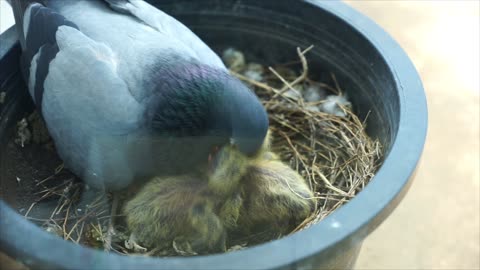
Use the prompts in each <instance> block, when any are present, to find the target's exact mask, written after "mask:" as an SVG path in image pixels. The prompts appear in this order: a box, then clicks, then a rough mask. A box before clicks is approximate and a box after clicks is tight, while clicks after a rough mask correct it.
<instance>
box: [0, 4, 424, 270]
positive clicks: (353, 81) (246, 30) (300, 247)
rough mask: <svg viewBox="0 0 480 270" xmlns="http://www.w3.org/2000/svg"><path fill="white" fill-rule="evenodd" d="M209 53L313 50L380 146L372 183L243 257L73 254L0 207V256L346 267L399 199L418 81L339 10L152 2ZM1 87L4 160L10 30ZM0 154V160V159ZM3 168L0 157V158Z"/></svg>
mask: <svg viewBox="0 0 480 270" xmlns="http://www.w3.org/2000/svg"><path fill="white" fill-rule="evenodd" d="M150 2H152V3H153V4H155V5H157V6H159V7H160V8H162V9H163V10H165V11H166V12H167V13H170V14H171V15H173V16H174V17H176V18H178V19H179V20H180V21H182V22H184V23H185V24H186V25H187V26H189V27H191V28H192V29H193V30H194V32H196V33H197V34H198V35H199V36H200V37H201V38H203V39H204V40H205V41H206V42H207V43H208V44H209V45H211V46H212V47H213V48H215V49H217V50H221V49H223V48H225V47H227V46H232V45H233V46H235V47H237V48H239V49H241V50H243V51H245V52H247V58H250V59H252V58H255V59H259V61H263V62H265V63H269V64H272V63H280V62H285V61H287V60H291V59H295V57H296V55H295V47H297V46H300V47H307V46H309V45H310V44H314V45H315V49H314V50H313V52H312V53H310V54H309V59H310V61H312V63H313V66H312V72H316V71H321V70H328V71H333V72H334V73H335V74H336V75H337V77H338V78H339V81H340V84H341V86H342V88H343V89H345V90H346V91H347V92H348V94H349V96H350V97H351V99H352V101H353V103H354V104H355V110H356V111H357V112H358V113H359V115H360V116H361V117H364V116H365V115H366V114H367V112H368V111H370V110H371V111H372V113H371V114H370V116H369V118H368V132H369V134H370V135H371V136H374V137H377V138H379V139H380V140H381V141H382V143H383V145H384V152H385V160H384V162H383V165H382V166H381V168H380V169H379V171H378V172H377V174H376V176H375V177H374V179H373V180H372V181H371V182H370V183H369V184H368V186H367V187H366V188H365V189H364V190H363V191H362V192H361V193H360V194H359V195H358V196H357V197H356V198H354V199H353V200H352V201H351V202H349V203H348V204H346V205H345V206H343V207H342V208H340V209H339V210H338V211H336V212H335V213H333V214H331V215H330V216H329V217H327V218H326V219H325V220H323V221H322V222H320V223H318V224H316V225H314V226H312V227H310V228H308V229H306V230H304V231H301V232H298V233H296V234H293V235H291V236H288V237H285V238H283V239H280V240H276V241H273V242H270V243H266V244H262V245H259V246H255V247H252V248H248V249H245V250H241V251H237V252H232V253H228V254H221V255H211V256H198V257H189V258H144V257H127V256H119V255H115V254H106V253H104V252H100V251H95V250H92V249H88V248H85V247H82V246H78V245H75V244H72V243H69V242H66V241H63V240H61V239H59V238H57V237H54V236H52V235H50V234H48V233H45V232H44V231H43V230H42V229H40V228H38V227H37V226H35V225H34V224H32V223H30V222H28V221H26V220H25V219H24V218H23V217H22V216H20V215H19V214H17V213H16V212H15V211H14V210H13V209H11V208H10V207H9V206H7V204H6V203H5V202H3V201H0V211H1V212H0V214H1V217H0V231H1V236H0V248H1V250H2V251H3V252H6V253H7V254H9V255H11V256H12V257H14V258H18V259H19V260H21V261H23V262H24V263H26V264H27V265H30V266H33V267H34V268H35V269H37V268H46V269H53V268H57V269H58V268H65V269H66V268H68V269H74V268H75V269H290V268H299V269H311V268H352V267H353V265H354V263H355V260H356V257H357V255H358V252H359V250H360V247H361V244H362V241H363V240H364V238H365V237H366V236H367V235H368V234H369V233H370V232H372V231H373V230H374V229H375V228H376V227H377V226H378V225H379V224H380V223H381V222H382V221H383V220H384V219H385V218H387V216H388V215H389V214H390V213H391V212H392V210H393V209H394V208H395V206H396V205H397V204H398V203H399V202H400V200H401V199H402V198H403V196H404V195H405V193H406V191H407V189H408V187H409V185H410V183H411V180H412V177H413V173H414V171H415V168H416V166H417V163H418V161H419V158H420V155H421V152H422V149H423V145H424V141H425V135H426V129H427V108H426V101H425V95H424V92H423V88H422V84H421V81H420V78H419V76H418V74H417V72H416V71H415V68H414V67H413V65H412V63H411V62H410V60H409V58H408V56H407V55H406V54H405V53H404V51H403V50H402V49H401V48H400V47H399V45H398V44H397V43H396V42H395V41H394V40H393V39H392V38H391V37H390V36H389V35H388V34H386V33H385V32H384V31H383V30H382V29H380V27H378V26H377V25H376V24H375V23H373V22H372V21H370V20H369V19H368V18H366V17H365V16H363V15H361V14H359V13H358V12H356V11H355V10H353V9H352V8H350V7H348V6H346V5H345V4H343V3H339V2H330V1H326V2H319V1H299V0H298V1H294V0H275V1H273V0H271V1H255V0H243V1H242V0H208V1H186V0H157V1H150ZM0 44H1V45H0V57H1V60H0V68H1V72H0V84H1V89H3V91H7V97H6V103H4V104H2V105H1V106H2V107H1V121H0V143H1V146H2V149H1V150H2V151H1V152H0V153H3V150H4V145H5V141H6V138H7V137H8V136H11V134H12V130H13V127H14V124H15V121H16V120H18V117H19V115H20V113H21V112H23V111H25V110H28V109H31V106H32V105H31V102H30V101H29V97H28V95H27V91H26V88H25V85H24V83H23V82H22V81H21V79H20V75H19V71H18V69H19V67H18V57H19V54H20V50H19V46H18V45H17V44H15V32H14V30H13V29H10V30H9V31H7V32H6V33H4V34H3V35H2V36H1V43H0ZM0 155H1V154H0ZM0 161H1V162H3V155H1V156H0ZM4 180H5V179H1V181H2V182H3V181H4Z"/></svg>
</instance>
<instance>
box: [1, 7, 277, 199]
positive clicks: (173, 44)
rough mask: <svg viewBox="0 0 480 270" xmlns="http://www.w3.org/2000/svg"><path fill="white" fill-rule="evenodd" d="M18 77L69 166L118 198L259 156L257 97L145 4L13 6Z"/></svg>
mask: <svg viewBox="0 0 480 270" xmlns="http://www.w3.org/2000/svg"><path fill="white" fill-rule="evenodd" d="M10 2H11V5H12V7H13V10H14V15H15V20H16V27H17V32H18V33H19V41H20V44H21V47H22V51H23V55H22V59H21V64H22V73H23V75H24V78H25V80H26V82H27V85H28V89H29V93H30V95H31V97H32V99H33V101H34V103H35V105H36V107H37V109H38V111H39V112H40V113H41V115H42V117H43V118H44V120H45V122H46V125H47V128H48V131H49V133H50V135H51V136H52V138H53V141H54V143H55V147H56V149H57V152H58V154H59V156H60V157H61V159H62V160H63V161H64V164H65V167H67V168H69V169H70V170H71V171H72V172H73V173H75V174H76V175H77V176H79V177H80V178H82V179H83V180H84V181H85V182H86V183H87V184H88V185H89V186H91V187H94V188H99V189H103V190H112V191H115V190H120V189H123V188H125V187H128V186H129V185H131V184H132V183H136V181H138V180H137V179H146V178H148V177H151V176H158V175H175V174H180V173H185V172H188V171H189V170H192V169H195V168H207V167H208V166H209V162H210V161H211V160H214V158H212V156H213V157H214V155H215V149H219V148H221V147H223V146H225V145H228V144H230V145H235V147H237V149H238V150H239V151H240V152H242V153H243V154H244V155H246V156H253V155H255V153H256V152H257V151H258V150H259V149H260V147H261V145H262V143H263V141H264V138H265V136H266V133H267V130H268V116H267V113H266V111H265V109H264V107H263V106H262V104H261V102H260V101H259V100H258V98H257V96H256V95H255V94H254V93H253V91H251V90H250V89H249V88H248V87H247V86H246V85H244V84H243V83H242V82H240V81H239V80H238V79H236V78H234V77H233V76H231V75H230V74H229V73H228V70H227V68H226V67H225V65H224V64H223V63H222V61H221V59H220V58H219V57H218V56H217V55H216V54H215V53H214V52H213V51H212V50H211V49H210V48H209V47H208V46H207V45H206V44H205V43H204V42H203V41H202V40H201V39H200V38H199V37H197V36H196V35H195V34H194V33H193V32H192V31H191V30H190V29H188V28H187V27H186V26H184V25H183V24H182V23H180V22H179V21H177V20H176V19H174V18H173V17H171V16H169V15H167V14H166V13H164V12H163V11H161V10H159V9H157V8H155V7H154V6H152V5H150V4H148V3H147V2H144V1H141V0H88V1H81V0H79V1H63V0H43V1H42V0H37V1H33V0H19V1H10Z"/></svg>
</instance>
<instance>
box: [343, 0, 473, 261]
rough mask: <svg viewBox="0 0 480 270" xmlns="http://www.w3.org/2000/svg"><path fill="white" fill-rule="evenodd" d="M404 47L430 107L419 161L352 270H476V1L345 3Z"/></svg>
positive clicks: (368, 239)
mask: <svg viewBox="0 0 480 270" xmlns="http://www.w3.org/2000/svg"><path fill="white" fill-rule="evenodd" d="M348 4H350V5H351V6H353V7H354V8H356V9H357V10H359V11H361V12H362V13H364V14H365V15H367V16H369V17H370V18H372V19H373V20H374V21H375V22H377V23H378V24H379V25H381V26H382V27H383V28H384V29H385V30H386V31H387V32H389V33H390V34H391V35H392V36H393V37H394V38H395V39H396V40H397V41H398V42H399V43H400V44H401V45H402V47H403V48H404V49H405V50H406V52H407V53H408V55H409V56H410V57H411V59H412V60H413V62H414V64H415V66H416V67H417V69H418V71H419V73H420V75H421V77H422V80H423V84H424V87H425V91H426V94H427V99H428V107H429V131H428V137H427V144H426V147H425V151H424V155H423V161H422V163H421V166H420V168H419V170H418V173H417V176H416V179H415V181H414V183H413V185H412V187H411V189H410V191H409V193H408V194H407V196H406V197H405V199H404V201H403V202H402V203H401V204H400V205H399V207H398V208H397V209H396V210H395V211H394V212H393V214H392V215H391V216H390V217H389V218H388V219H387V220H386V221H385V222H384V223H383V224H382V225H381V226H380V227H379V228H378V229H377V230H376V231H375V232H374V233H373V234H372V235H371V236H370V237H369V238H367V240H366V241H365V243H364V246H363V249H362V251H361V253H360V257H359V259H358V262H357V267H356V268H357V269H479V268H480V243H479V242H480V239H479V237H480V234H479V230H480V228H479V213H480V211H479V210H480V202H479V193H480V192H479V187H480V184H479V183H480V176H479V170H480V168H479V164H480V161H479V147H480V146H479V137H480V135H479V97H480V96H479V93H480V89H479V74H480V70H479V62H480V60H479V58H480V56H479V50H480V49H479V48H480V44H479V33H480V29H479V28H480V27H479V25H480V17H479V10H480V4H479V2H478V1H464V2H460V1H459V2H457V1H455V2H453V1H452V2H447V1H445V2H444V1H348Z"/></svg>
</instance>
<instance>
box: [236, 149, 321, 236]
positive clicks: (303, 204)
mask: <svg viewBox="0 0 480 270" xmlns="http://www.w3.org/2000/svg"><path fill="white" fill-rule="evenodd" d="M263 157H264V158H263V159H258V160H256V161H255V162H254V163H252V164H251V165H250V166H249V168H248V170H247V173H246V174H245V175H244V177H243V179H242V189H243V195H244V196H243V204H242V208H241V209H240V216H239V218H238V227H239V228H240V229H241V231H242V232H243V233H244V234H256V233H259V232H265V231H268V234H269V235H275V236H278V235H283V234H286V233H288V232H290V231H291V230H293V229H294V228H295V227H296V226H298V225H299V224H300V222H302V221H303V220H304V219H305V218H307V217H308V216H309V215H310V214H311V213H312V211H313V210H314V208H315V204H316V201H315V199H313V192H312V191H311V189H310V187H309V186H308V185H307V183H306V181H305V180H304V179H303V178H302V177H301V176H300V175H299V174H298V173H297V172H296V171H295V170H293V169H292V168H290V167H289V166H287V165H285V164H284V163H282V162H281V161H280V160H279V159H278V157H277V156H276V155H275V154H274V153H272V152H266V153H265V154H264V155H263Z"/></svg>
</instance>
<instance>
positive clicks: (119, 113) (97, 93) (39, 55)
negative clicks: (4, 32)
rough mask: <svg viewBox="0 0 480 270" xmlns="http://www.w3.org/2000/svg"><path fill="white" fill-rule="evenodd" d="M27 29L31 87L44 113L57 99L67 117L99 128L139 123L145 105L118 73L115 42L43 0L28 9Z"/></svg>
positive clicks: (121, 128) (125, 128)
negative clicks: (88, 31) (101, 39)
mask: <svg viewBox="0 0 480 270" xmlns="http://www.w3.org/2000/svg"><path fill="white" fill-rule="evenodd" d="M23 29H24V33H25V34H24V35H25V40H26V42H25V44H26V45H25V47H24V48H23V50H24V64H25V67H26V74H27V78H28V84H29V90H30V94H31V95H32V97H33V98H34V100H35V103H36V105H37V106H39V107H41V108H42V109H41V110H42V113H43V114H44V117H49V116H50V113H47V111H51V110H52V109H51V108H50V107H49V106H50V105H53V107H55V109H57V110H59V111H57V112H56V113H58V114H62V115H63V116H64V117H65V118H66V119H65V121H71V120H76V121H78V122H79V123H82V124H85V125H89V126H91V127H92V128H95V129H96V130H104V131H105V132H112V133H116V134H117V133H125V132H128V131H129V130H131V129H132V128H135V126H136V125H137V123H138V113H139V110H140V109H141V107H140V105H139V104H138V103H137V102H136V101H135V99H134V98H133V97H132V95H131V94H130V91H129V89H128V87H127V85H126V84H125V82H124V81H123V80H122V79H121V78H120V77H119V76H118V75H117V73H116V66H117V62H116V56H115V54H114V53H113V52H112V50H111V49H110V48H108V47H107V46H106V45H104V44H102V43H98V42H95V41H94V40H92V39H90V38H88V37H87V36H85V35H84V34H83V33H82V32H81V31H80V30H79V29H78V28H77V27H76V25H75V24H73V23H72V22H70V21H68V20H66V19H65V18H64V17H63V16H62V15H60V14H58V13H56V12H54V11H53V10H52V9H50V8H47V7H44V6H42V5H40V4H32V5H30V6H29V7H28V8H27V9H26V10H25V14H24V18H23ZM47 105H48V106H47ZM51 113H52V114H53V113H55V112H51ZM46 120H47V122H48V119H46Z"/></svg>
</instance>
